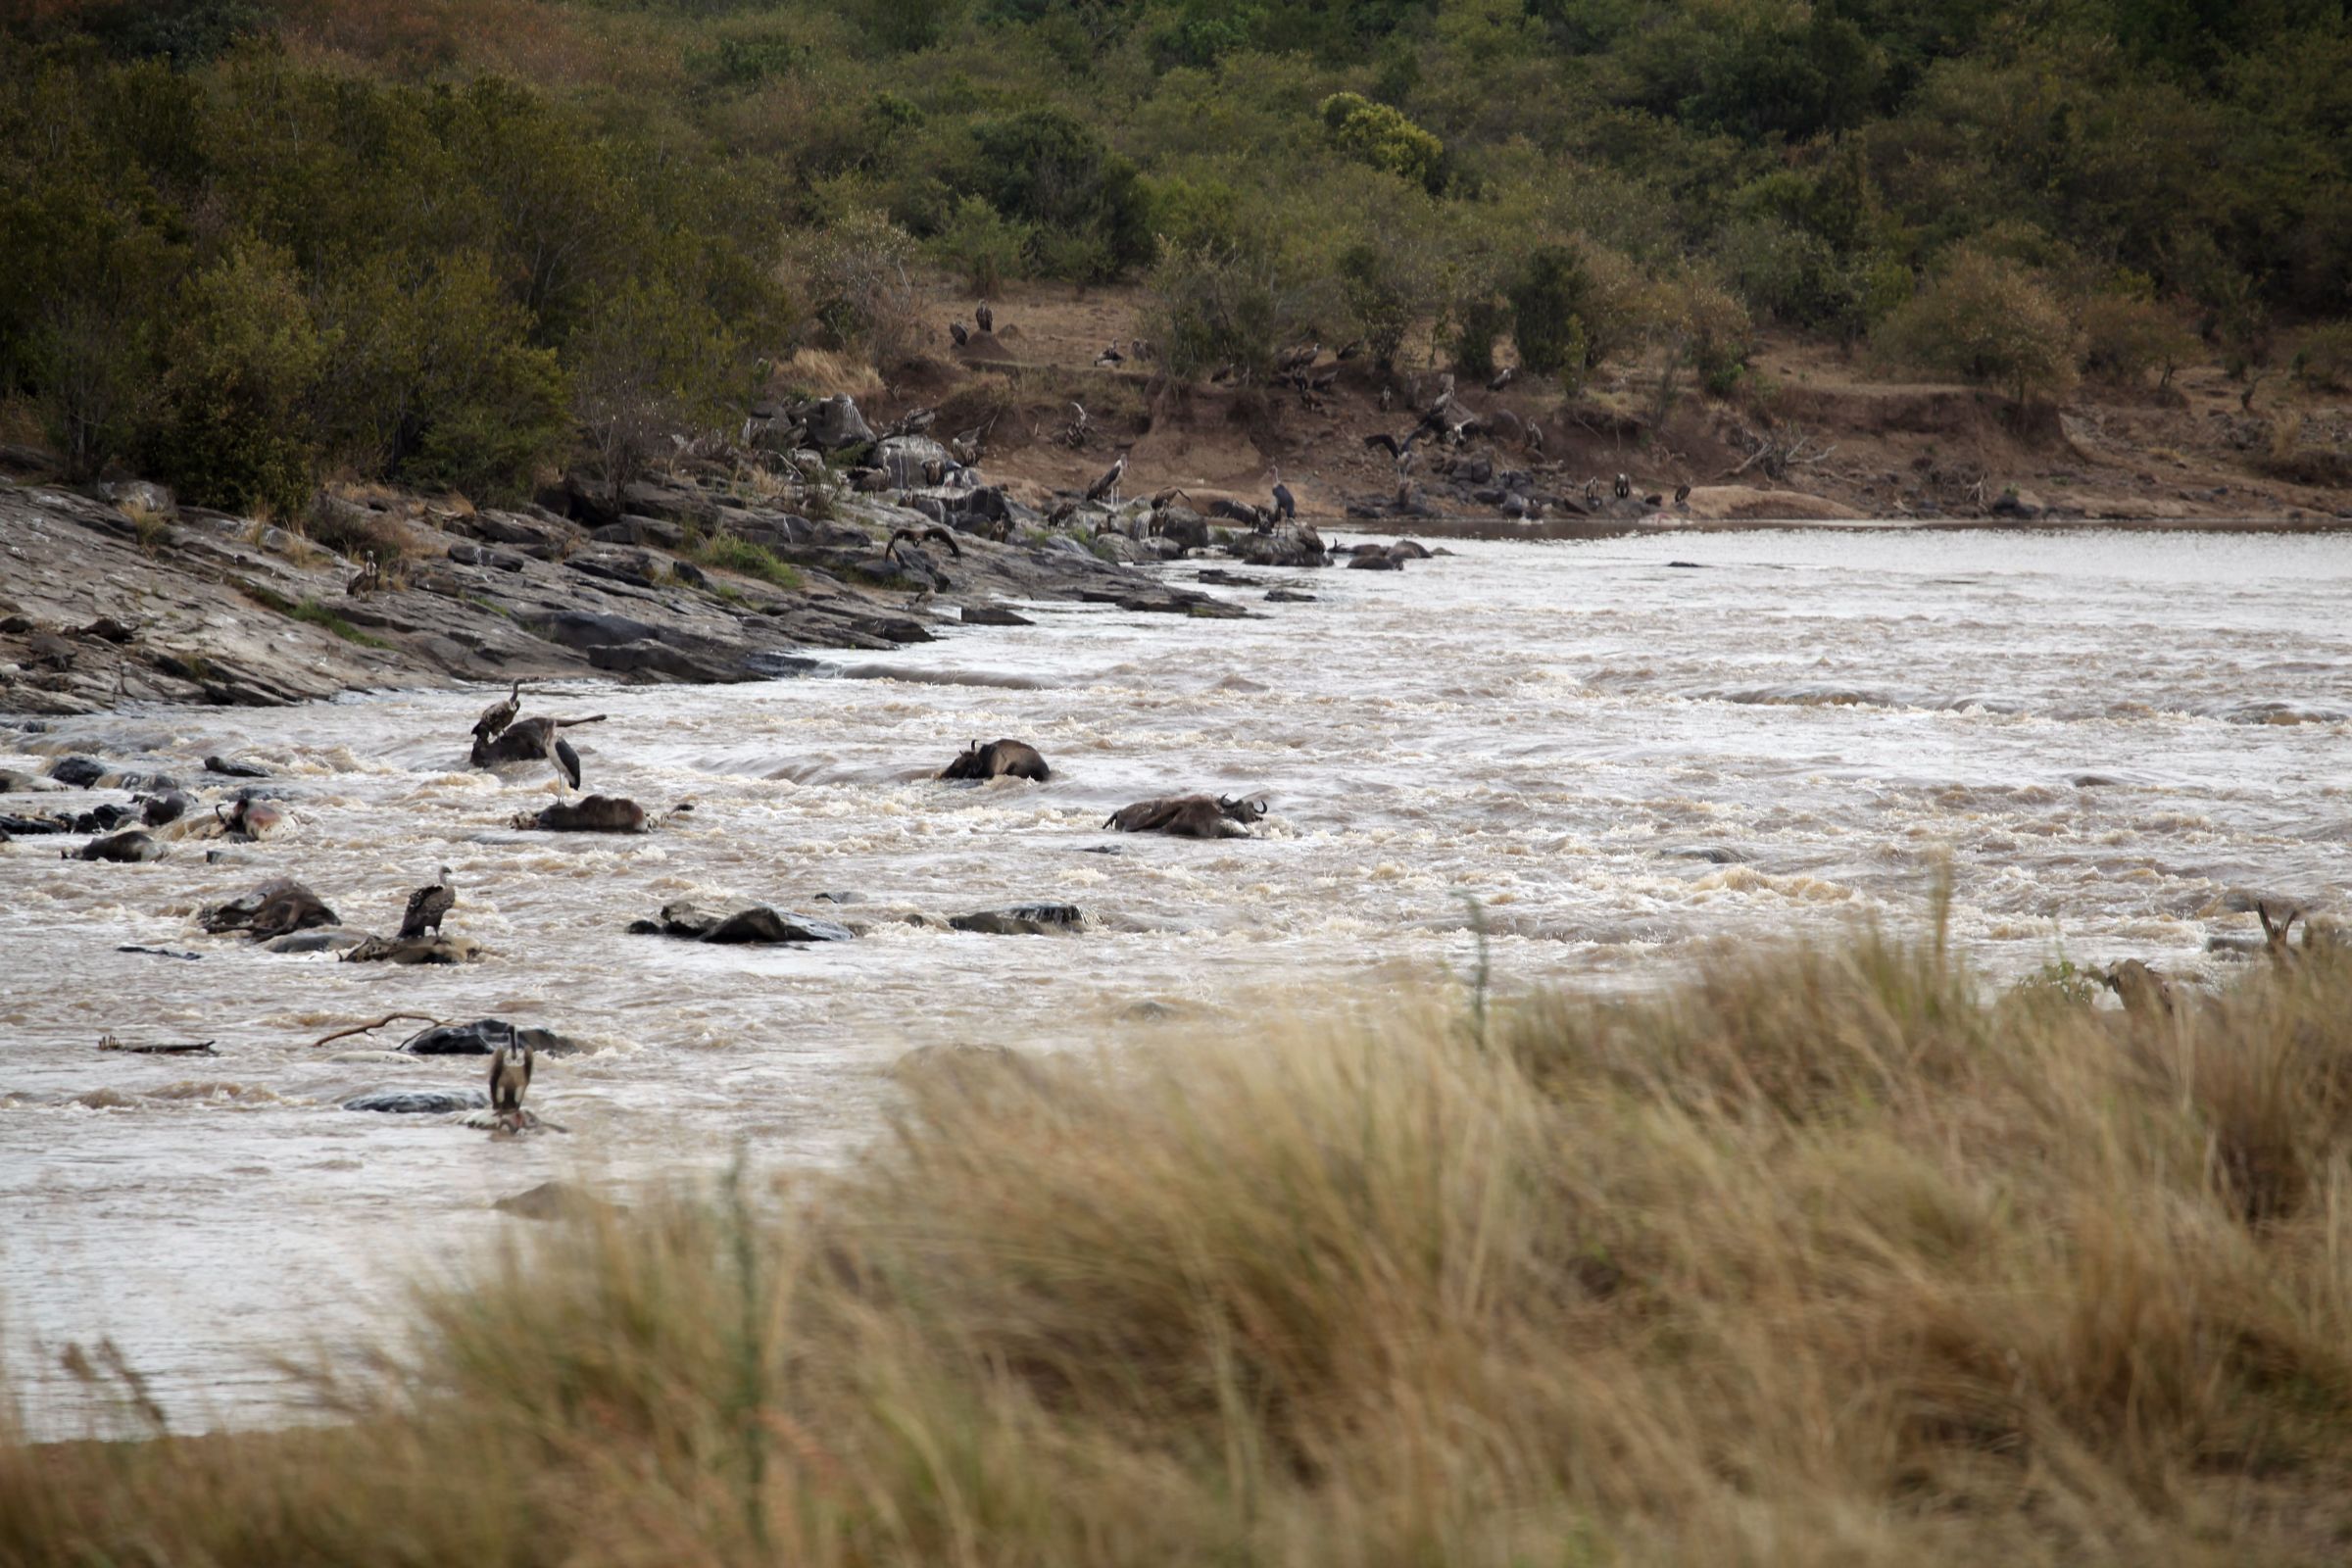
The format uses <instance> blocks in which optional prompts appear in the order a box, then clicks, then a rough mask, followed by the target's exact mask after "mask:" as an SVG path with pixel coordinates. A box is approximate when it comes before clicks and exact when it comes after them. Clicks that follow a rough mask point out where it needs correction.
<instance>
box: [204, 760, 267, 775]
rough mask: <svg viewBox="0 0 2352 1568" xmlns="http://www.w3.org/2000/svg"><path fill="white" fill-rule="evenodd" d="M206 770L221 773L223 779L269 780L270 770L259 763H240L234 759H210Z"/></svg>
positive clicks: (205, 762) (206, 763) (207, 761)
mask: <svg viewBox="0 0 2352 1568" xmlns="http://www.w3.org/2000/svg"><path fill="white" fill-rule="evenodd" d="M204 770H205V771H206V772H208V773H219V774H220V775H221V777H223V778H268V777H269V776H270V770H269V769H268V768H266V767H264V766H262V764H261V763H259V762H240V761H238V760H235V759H233V758H227V757H208V758H206V759H205V760H204Z"/></svg>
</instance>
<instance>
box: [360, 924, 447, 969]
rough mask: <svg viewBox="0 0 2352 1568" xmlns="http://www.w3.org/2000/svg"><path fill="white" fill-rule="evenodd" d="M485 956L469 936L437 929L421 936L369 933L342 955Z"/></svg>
mask: <svg viewBox="0 0 2352 1568" xmlns="http://www.w3.org/2000/svg"><path fill="white" fill-rule="evenodd" d="M481 956H482V949H481V945H480V944H479V943H477V942H474V941H471V940H470V939H468V938H466V937H458V936H445V935H443V934H442V933H440V932H438V931H436V932H434V933H433V934H432V935H430V936H420V937H369V938H368V940H367V941H365V942H362V943H360V944H359V945H358V946H357V947H354V948H351V949H348V950H347V951H346V952H345V953H344V955H343V961H344V962H345V963H400V964H417V963H452V964H455V963H472V962H475V961H476V960H478V959H479V958H480V957H481Z"/></svg>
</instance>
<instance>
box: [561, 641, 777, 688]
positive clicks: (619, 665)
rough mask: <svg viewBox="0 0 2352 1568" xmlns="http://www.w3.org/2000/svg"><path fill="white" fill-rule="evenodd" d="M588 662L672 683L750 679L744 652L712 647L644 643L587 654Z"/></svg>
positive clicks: (718, 646)
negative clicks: (653, 676) (675, 681)
mask: <svg viewBox="0 0 2352 1568" xmlns="http://www.w3.org/2000/svg"><path fill="white" fill-rule="evenodd" d="M588 662H589V663H591V664H594V665H595V666H596V667H597V668H599V669H605V670H611V671H613V673H615V674H624V675H629V674H650V675H664V676H667V677H668V678H670V679H672V680H680V681H690V682H695V683H699V684H704V685H724V684H726V683H727V682H730V681H739V680H747V679H750V678H752V673H753V672H752V669H751V666H750V665H749V664H748V663H747V662H745V660H744V657H743V650H742V649H740V648H732V647H728V646H725V645H723V644H718V643H712V644H711V645H710V646H708V647H706V648H694V647H685V646H681V645H679V644H677V643H674V642H655V641H652V640H650V639H649V640H647V641H645V642H635V643H616V644H613V645H612V646H609V647H602V648H591V649H589V650H588Z"/></svg>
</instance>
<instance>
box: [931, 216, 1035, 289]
mask: <svg viewBox="0 0 2352 1568" xmlns="http://www.w3.org/2000/svg"><path fill="white" fill-rule="evenodd" d="M1034 241H1035V236H1034V235H1033V234H1032V233H1031V232H1030V230H1029V227H1028V225H1027V224H1024V223H1016V222H1013V221H1010V220H1009V219H1007V218H1005V215H1004V214H1002V213H1000V212H998V211H997V210H996V209H995V208H994V207H991V206H989V205H988V203H987V202H986V201H984V200H982V199H981V198H980V197H978V196H966V197H964V198H963V199H962V200H961V201H959V202H957V203H956V210H955V212H954V213H953V214H951V215H950V216H949V219H948V221H947V225H946V226H945V227H943V228H942V229H941V230H940V231H939V234H938V236H937V237H936V238H935V239H933V240H932V242H931V250H932V254H934V255H935V256H937V257H938V258H939V259H940V260H941V261H942V262H944V263H946V264H947V266H948V267H950V268H951V269H953V270H954V271H955V272H956V276H958V277H960V278H961V279H962V280H963V284H964V287H966V288H968V289H970V290H972V291H973V292H974V293H977V294H994V293H996V292H998V291H999V290H1001V289H1002V288H1003V287H1004V286H1005V282H1006V281H1007V280H1008V279H1011V278H1016V277H1021V276H1024V275H1026V273H1027V270H1028V265H1029V251H1030V247H1031V245H1032V244H1033V243H1034Z"/></svg>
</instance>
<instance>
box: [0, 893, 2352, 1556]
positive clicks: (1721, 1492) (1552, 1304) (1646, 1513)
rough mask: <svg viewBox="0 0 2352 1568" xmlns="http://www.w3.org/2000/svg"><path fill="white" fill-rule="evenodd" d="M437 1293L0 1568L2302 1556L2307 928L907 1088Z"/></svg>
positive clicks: (2309, 1510)
mask: <svg viewBox="0 0 2352 1568" xmlns="http://www.w3.org/2000/svg"><path fill="white" fill-rule="evenodd" d="M2348 1150H2352V956H2347V955H2344V954H2341V953H2338V952H2334V951H2331V950H2327V949H2315V950H2313V951H2311V952H2309V953H2308V954H2306V955H2304V956H2302V959H2301V961H2300V962H2298V963H2296V964H2294V965H2293V966H2291V967H2289V968H2287V969H2285V970H2283V971H2282V972H2278V973H2273V972H2271V970H2270V969H2269V968H2268V967H2267V966H2266V967H2265V968H2263V969H2261V970H2259V971H2256V972H2254V973H2252V974H2250V975H2249V977H2248V978H2247V979H2246V981H2245V982H2244V983H2243V984H2242V985H2240V986H2239V987H2237V988H2235V989H2233V990H2232V991H2230V992H2229V993H2228V994H2227V995H2224V996H2222V997H2220V998H2219V999H2217V1000H2212V1001H2210V1002H2205V1003H2202V1004H2200V1005H2196V1006H2193V1007H2187V1008H2184V1009H2183V1010H2182V1012H2181V1013H2180V1015H2179V1016H2175V1017H2171V1018H2167V1019H2163V1020H2161V1021H2158V1022H2154V1023H2148V1022H2139V1021H2132V1020H2127V1019H2125V1018H2124V1017H2123V1016H2122V1015H2121V1014H2119V1013H2117V1012H2115V1011H2114V1010H2112V1009H2108V1010H2103V1011H2102V1010H2095V1009H2093V1008H2091V1007H2090V1006H2087V1005H2084V1004H2083V1003H2082V1001H2081V1000H2079V998H2075V997H2070V996H2068V995H2067V994H2066V993H2065V992H2063V991H2061V990H2059V989H2056V988H2051V987H2038V988H2031V989H2024V990H2020V991H2017V992H2014V993H2009V994H2005V995H1999V996H1991V995H1988V993H1987V990H1986V988H1985V986H1984V985H1983V983H1982V982H1981V981H1980V980H1979V979H1978V978H1977V977H1975V976H1974V975H1972V974H1971V973H1969V972H1968V970H1967V969H1966V967H1965V966H1964V965H1963V964H1961V963H1959V962H1957V961H1955V960H1953V959H1950V958H1949V957H1947V956H1945V955H1943V953H1942V952H1941V949H1940V944H1939V943H1934V942H1931V943H1927V944H1924V945H1918V946H1913V945H1907V944H1903V943H1898V942H1894V941H1889V940H1881V939H1878V938H1875V937H1873V938H1864V939H1861V940H1858V941H1856V942H1853V943H1850V944H1848V945H1845V946H1842V947H1838V948H1832V949H1823V950H1813V951H1802V952H1797V953H1792V954H1780V955H1773V956H1721V957H1718V958H1715V959H1712V960H1709V961H1708V962H1706V963H1705V964H1704V965H1703V966H1702V968H1701V970H1700V971H1699V972H1698V973H1697V974H1695V975H1694V976H1693V977H1692V978H1691V981H1690V982H1689V983H1687V984H1685V985H1683V986H1681V987H1679V988H1677V989H1674V990H1672V991H1670V992H1668V993H1666V994H1664V995H1663V996H1660V997H1658V998H1655V999H1645V1000H1641V1001H1635V1002H1608V1001H1594V1000H1590V999H1583V998H1578V997H1573V996H1565V995H1550V996H1544V997H1539V998H1537V999H1534V1000H1532V1001H1530V1002H1528V1003H1526V1004H1524V1005H1512V1006H1507V1007H1497V1008H1496V1009H1495V1010H1494V1012H1493V1014H1492V1016H1491V1017H1487V1016H1486V1015H1485V1014H1484V1011H1483V1009H1481V1010H1480V1011H1474V1012H1472V1013H1471V1014H1469V1015H1468V1016H1464V1015H1463V1014H1462V1013H1461V1012H1460V1011H1459V1010H1456V1009H1451V1008H1447V1007H1444V1006H1441V1005H1439V1004H1437V1003H1435V1002H1431V1003H1428V1004H1425V1005H1421V1006H1420V1007H1418V1008H1417V1009H1405V1010H1403V1011H1401V1012H1398V1011H1392V1012H1391V1013H1390V1014H1389V1015H1388V1016H1387V1017H1386V1018H1385V1020H1384V1021H1381V1022H1378V1023H1361V1022H1339V1023H1332V1024H1328V1025H1322V1026H1304V1027H1293V1028H1290V1029H1287V1030H1278V1031H1271V1032H1269V1033H1267V1034H1264V1035H1260V1036H1258V1037H1255V1038H1248V1039H1235V1038H1209V1039H1201V1040H1196V1041H1191V1042H1188V1043H1182V1044H1176V1043H1166V1044H1159V1045H1154V1046H1152V1047H1148V1048H1140V1047H1139V1048H1136V1049H1134V1050H1131V1051H1128V1052H1124V1053H1121V1054H1115V1055H1113V1054H1103V1055H1102V1056H1100V1057H1097V1058H1090V1059H1076V1060H1054V1061H1045V1062H1036V1061H1023V1060H1021V1059H1020V1058H1017V1057H998V1056H993V1055H990V1054H982V1053H966V1054H960V1055H957V1056H956V1057H954V1058H953V1059H952V1060H948V1061H945V1062H939V1063H933V1064H931V1065H930V1066H928V1067H927V1068H926V1069H925V1070H921V1071H914V1072H910V1073H908V1074H907V1103H906V1106H905V1109H904V1111H903V1113H902V1114H901V1116H900V1117H899V1118H898V1120H897V1121H896V1123H895V1124H894V1126H893V1128H892V1130H891V1133H890V1135H889V1136H888V1137H887V1138H885V1139H883V1140H882V1141H880V1142H879V1143H878V1144H877V1146H876V1147H875V1148H873V1149H872V1150H871V1151H869V1152H868V1153H867V1154H866V1156H865V1157H863V1158H862V1159H861V1160H860V1161H858V1163H856V1164H855V1165H854V1166H853V1167H852V1168H851V1169H850V1170H849V1171H848V1172H847V1173H846V1174H842V1175H839V1176H828V1177H825V1178H822V1179H818V1180H814V1181H811V1182H809V1183H808V1184H807V1185H805V1186H803V1187H800V1188H796V1189H792V1190H790V1191H788V1192H787V1193H785V1194H784V1195H783V1196H784V1197H785V1198H786V1200H787V1202H786V1203H785V1204H784V1205H782V1206H783V1207H784V1208H785V1209H787V1210H788V1212H784V1213H779V1212H777V1211H776V1209H777V1207H778V1205H776V1204H775V1203H773V1202H771V1201H767V1195H754V1194H752V1193H750V1192H748V1191H746V1190H745V1189H744V1188H743V1187H742V1186H741V1185H740V1184H737V1185H730V1186H729V1187H728V1188H727V1189H725V1190H724V1191H722V1192H721V1193H719V1194H717V1195H715V1196H714V1197H712V1198H711V1199H709V1200H708V1201H699V1202H681V1203H680V1204H678V1205H676V1206H674V1207H671V1208H669V1209H667V1210H665V1211H662V1212H659V1213H653V1212H642V1211H641V1212H639V1213H637V1214H635V1215H633V1216H620V1215H614V1214H611V1213H605V1214H598V1215H591V1216H589V1217H586V1218H583V1219H581V1220H580V1221H579V1222H577V1223H576V1224H573V1225H570V1226H569V1227H567V1228H564V1229H562V1230H560V1231H558V1232H557V1233H556V1234H555V1235H554V1237H553V1238H552V1239H551V1240H546V1241H544V1242H543V1243H542V1244H541V1245H539V1246H537V1247H535V1248H533V1249H530V1250H527V1251H526V1250H517V1251H515V1253H513V1254H511V1255H508V1256H506V1257H504V1258H503V1259H501V1260H499V1262H498V1263H497V1264H496V1266H495V1267H493V1268H492V1269H491V1270H490V1271H489V1272H488V1274H487V1275H486V1276H485V1277H484V1278H482V1279H481V1280H480V1281H479V1282H478V1283H477V1284H476V1285H475V1286H474V1287H473V1288H472V1289H470V1290H466V1291H441V1292H436V1293H430V1294H428V1295H426V1296H425V1297H424V1298H423V1303H424V1312H423V1316H424V1321H425V1323H426V1329H425V1332H424V1335H423V1339H422V1343H421V1346H420V1348H418V1349H417V1351H416V1353H415V1358H414V1364H413V1366H412V1367H411V1369H410V1371H409V1373H408V1375H407V1377H406V1378H405V1379H404V1380H403V1381H402V1382H401V1383H399V1384H398V1385H397V1386H394V1387H391V1388H376V1389H372V1390H369V1389H361V1388H358V1387H356V1386H353V1387H347V1388H345V1389H344V1390H343V1391H341V1392H342V1394H343V1396H344V1397H347V1398H349V1399H350V1401H351V1408H352V1411H353V1415H354V1420H353V1423H352V1424H351V1425H350V1426H349V1427H347V1428H345V1429H342V1430H339V1431H336V1432H333V1433H331V1434H327V1435H324V1436H319V1435H314V1434H304V1435H302V1436H301V1437H300V1438H298V1439H292V1438H283V1437H271V1436H263V1437H250V1438H239V1439H233V1440H221V1441H198V1442H188V1441H170V1442H159V1443H149V1444H145V1445H141V1446H127V1447H115V1448H101V1447H96V1446H68V1447H54V1448H47V1449H33V1448H18V1449H13V1450H0V1560H20V1559H21V1560H44V1561H46V1560H101V1559H114V1558H123V1557H126V1556H133V1555H136V1554H139V1553H144V1554H145V1555H144V1556H141V1557H139V1559H138V1560H159V1561H160V1560H172V1561H248V1560H252V1561H260V1560H282V1559H287V1558H296V1557H299V1558H302V1559H305V1560H314V1561H338V1562H347V1563H355V1564H368V1563H384V1562H393V1561H402V1562H409V1561H474V1562H503V1563H540V1562H545V1563H551V1564H553V1563H567V1564H578V1563H622V1562H652V1561H661V1562H725V1561H750V1560H763V1561H789V1562H795V1563H812V1564H853V1563H855V1564H865V1563H878V1562H898V1563H916V1562H921V1563H965V1564H994V1563H1002V1564H1031V1563H1136V1564H1145V1563H1152V1564H1161V1563H1211V1562H1217V1563H1226V1562H1244V1561H1248V1562H1281V1563H1326V1562H1329V1563H1366V1564H1369V1563H1390V1562H1406V1561H1413V1562H1429V1563H1447V1564H1496V1565H1500V1564H1506V1563H1518V1562H1535V1561H1544V1562H1571V1563H1582V1562H1655V1563H1687V1562H1750V1563H1764V1562H1772V1563H1821V1564H1828V1563H1838V1564H1875V1563H1885V1564H1898V1563H1899V1564H1911V1563H1918V1562H1927V1561H1951V1562H1985V1561H1995V1560H1997V1561H2002V1562H2004V1563H2016V1564H2045V1563H2046V1564H2056V1563H2080V1562H2117V1563H2121V1562H2150V1561H2164V1562H2186V1563H2212V1564H2216V1565H2219V1564H2223V1563H2233V1562H2241V1561H2256V1560H2258V1561H2263V1562H2269V1563H2302V1562H2309V1563H2320V1562H2337V1561H2340V1560H2341V1558H2342V1552H2343V1542H2344V1541H2345V1540H2346V1539H2347V1537H2346V1535H2345V1532H2346V1531H2347V1529H2352V1505H2348V1504H2347V1503H2346V1502H2345V1500H2344V1498H2345V1497H2346V1493H2345V1491H2344V1482H2345V1480H2346V1471H2347V1463H2348V1461H2352V1222H2348V1220H2347V1215H2348V1214H2352V1205H2348V1204H2347V1202H2346V1199H2347V1197H2352V1164H2348V1163H2347V1151H2348Z"/></svg>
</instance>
